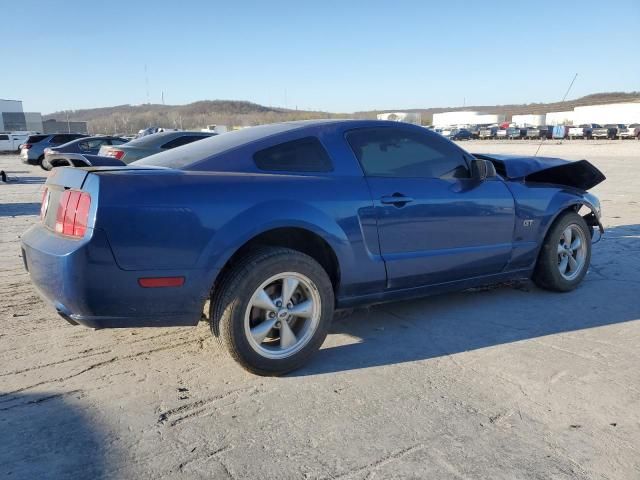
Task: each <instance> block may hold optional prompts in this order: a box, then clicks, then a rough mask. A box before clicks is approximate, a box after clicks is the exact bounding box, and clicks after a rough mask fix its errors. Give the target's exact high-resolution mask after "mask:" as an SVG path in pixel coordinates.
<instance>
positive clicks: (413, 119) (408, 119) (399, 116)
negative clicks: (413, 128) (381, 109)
mask: <svg viewBox="0 0 640 480" xmlns="http://www.w3.org/2000/svg"><path fill="white" fill-rule="evenodd" d="M378 120H390V121H392V122H405V123H412V124H414V125H422V115H420V114H419V113H416V112H391V113H379V114H378Z"/></svg>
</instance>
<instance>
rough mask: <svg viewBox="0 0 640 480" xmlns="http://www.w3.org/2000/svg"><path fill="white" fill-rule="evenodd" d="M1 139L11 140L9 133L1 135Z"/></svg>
mask: <svg viewBox="0 0 640 480" xmlns="http://www.w3.org/2000/svg"><path fill="white" fill-rule="evenodd" d="M0 140H9V135H0Z"/></svg>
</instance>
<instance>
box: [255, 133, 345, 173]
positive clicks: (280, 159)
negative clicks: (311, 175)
mask: <svg viewBox="0 0 640 480" xmlns="http://www.w3.org/2000/svg"><path fill="white" fill-rule="evenodd" d="M253 161H254V162H255V164H256V166H257V167H258V168H259V169H260V170H266V171H269V172H330V171H331V170H333V165H332V164H331V159H330V158H329V154H328V153H327V151H326V150H325V149H324V147H323V146H322V144H321V143H320V140H318V139H317V138H316V137H305V138H301V139H299V140H292V141H290V142H284V143H280V144H279V145H274V146H273V147H269V148H265V149H264V150H259V151H257V152H256V153H254V154H253Z"/></svg>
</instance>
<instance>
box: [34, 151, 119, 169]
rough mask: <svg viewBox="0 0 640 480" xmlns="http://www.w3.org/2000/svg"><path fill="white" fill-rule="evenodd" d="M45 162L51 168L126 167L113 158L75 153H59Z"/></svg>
mask: <svg viewBox="0 0 640 480" xmlns="http://www.w3.org/2000/svg"><path fill="white" fill-rule="evenodd" d="M45 162H46V163H47V164H48V166H51V167H93V166H95V167H123V166H125V165H126V164H125V163H124V162H122V161H120V160H118V159H116V158H113V157H103V156H100V155H86V154H82V155H80V154H77V153H72V154H65V153H59V154H56V155H55V156H53V157H51V158H50V159H45Z"/></svg>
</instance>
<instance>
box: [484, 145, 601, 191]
mask: <svg viewBox="0 0 640 480" xmlns="http://www.w3.org/2000/svg"><path fill="white" fill-rule="evenodd" d="M473 156H474V157H476V158H480V159H483V160H489V161H490V162H491V163H493V165H494V166H495V167H496V172H497V173H498V174H499V175H500V176H502V177H503V178H506V179H509V180H522V181H525V182H539V183H554V184H556V185H566V186H568V187H573V188H579V189H580V190H589V189H590V188H593V187H595V186H596V185H598V184H599V183H601V182H603V181H604V180H605V179H606V177H605V176H604V174H603V173H602V172H601V171H600V170H598V169H597V168H596V167H594V166H593V165H592V164H591V163H589V162H588V161H586V160H578V161H575V162H573V161H569V160H562V159H561V158H549V157H521V156H517V155H493V154H488V155H487V154H473Z"/></svg>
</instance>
